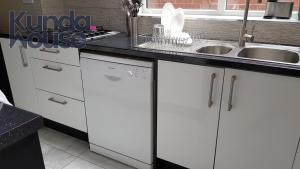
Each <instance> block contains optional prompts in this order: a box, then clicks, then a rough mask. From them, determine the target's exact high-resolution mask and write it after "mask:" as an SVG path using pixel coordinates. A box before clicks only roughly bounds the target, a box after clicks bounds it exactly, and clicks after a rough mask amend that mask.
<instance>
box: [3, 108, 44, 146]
mask: <svg viewBox="0 0 300 169" xmlns="http://www.w3.org/2000/svg"><path fill="white" fill-rule="evenodd" d="M42 126H43V119H42V117H41V116H38V115H35V114H33V113H30V112H28V111H25V110H21V109H19V108H16V107H13V106H9V105H6V104H4V103H1V102H0V151H1V150H2V149H4V148H5V147H7V146H9V145H12V144H14V143H16V142H18V141H20V140H22V139H24V138H25V137H27V136H29V135H31V134H33V133H35V132H37V130H38V129H40V128H41V127H42Z"/></svg>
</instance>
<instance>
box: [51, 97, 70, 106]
mask: <svg viewBox="0 0 300 169" xmlns="http://www.w3.org/2000/svg"><path fill="white" fill-rule="evenodd" d="M48 100H49V101H51V102H54V103H58V104H61V105H66V104H67V103H68V102H67V101H58V100H55V98H54V97H51V98H49V99H48Z"/></svg>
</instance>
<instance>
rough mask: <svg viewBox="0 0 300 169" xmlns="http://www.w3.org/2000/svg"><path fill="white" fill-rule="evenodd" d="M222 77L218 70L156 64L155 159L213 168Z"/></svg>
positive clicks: (170, 63)
mask: <svg viewBox="0 0 300 169" xmlns="http://www.w3.org/2000/svg"><path fill="white" fill-rule="evenodd" d="M214 75H215V77H214ZM223 76H224V69H221V68H214V67H206V66H198V65H190V64H183V63H175V62H167V61H159V62H158V112H157V155H158V158H161V159H164V160H167V161H170V162H173V163H175V164H178V165H181V166H184V167H187V168H190V169H202V168H203V169H213V164H214V156H215V146H216V138H217V128H218V119H219V110H220V102H221V92H222V85H223ZM211 89H212V90H211ZM210 93H211V97H210ZM210 98H211V99H210ZM209 100H211V101H212V102H211V103H210V104H211V105H209Z"/></svg>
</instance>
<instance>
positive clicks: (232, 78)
mask: <svg viewBox="0 0 300 169" xmlns="http://www.w3.org/2000/svg"><path fill="white" fill-rule="evenodd" d="M235 80H236V76H235V75H234V76H232V77H231V84H230V92H229V99H228V111H231V109H232V96H233V89H234V83H235Z"/></svg>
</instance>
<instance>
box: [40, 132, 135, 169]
mask: <svg viewBox="0 0 300 169" xmlns="http://www.w3.org/2000/svg"><path fill="white" fill-rule="evenodd" d="M39 137H40V142H41V147H42V152H43V156H44V162H45V166H46V169H133V168H131V167H129V166H127V165H124V164H122V163H119V162H117V161H114V160H112V159H109V158H106V157H104V156H101V155H98V154H96V153H93V152H91V151H90V150H89V145H88V143H86V142H84V141H81V140H78V139H76V138H73V137H71V136H68V135H65V134H62V133H60V132H57V131H55V130H52V129H49V128H43V129H41V130H40V131H39Z"/></svg>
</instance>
